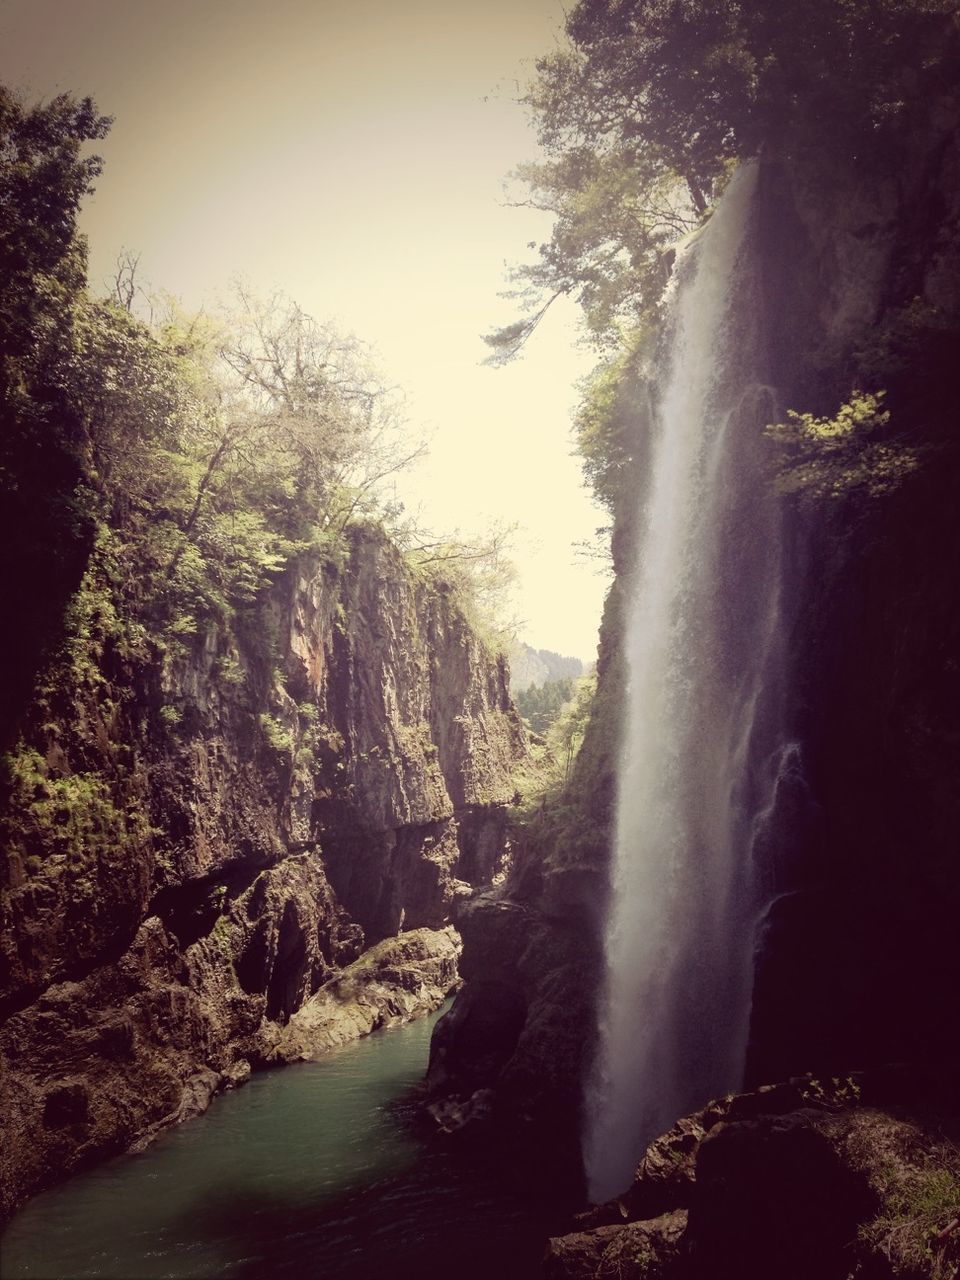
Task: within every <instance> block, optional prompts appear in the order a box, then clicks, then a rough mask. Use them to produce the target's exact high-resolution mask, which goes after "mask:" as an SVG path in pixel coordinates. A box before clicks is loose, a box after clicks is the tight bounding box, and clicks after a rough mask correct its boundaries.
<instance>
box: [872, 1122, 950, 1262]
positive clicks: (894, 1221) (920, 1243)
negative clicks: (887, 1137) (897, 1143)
mask: <svg viewBox="0 0 960 1280" xmlns="http://www.w3.org/2000/svg"><path fill="white" fill-rule="evenodd" d="M881 1174H882V1176H878V1175H877V1174H876V1173H875V1174H874V1178H873V1181H874V1182H875V1184H877V1185H876V1190H877V1191H878V1192H879V1193H880V1196H881V1206H882V1207H881V1209H880V1212H879V1213H878V1214H877V1215H876V1216H875V1217H874V1218H872V1219H871V1220H870V1221H869V1222H867V1223H865V1224H864V1225H863V1226H862V1227H861V1228H860V1230H859V1232H858V1243H859V1245H860V1246H861V1247H864V1246H865V1247H866V1250H867V1251H868V1253H869V1254H873V1255H877V1254H879V1255H881V1256H882V1257H883V1259H884V1262H885V1264H886V1266H887V1267H888V1268H889V1274H890V1275H892V1276H896V1277H900V1276H902V1277H904V1278H906V1277H913V1276H919V1275H922V1276H927V1277H929V1280H953V1278H954V1277H955V1276H956V1274H957V1266H958V1264H960V1238H958V1237H957V1234H956V1230H954V1231H952V1232H947V1228H949V1227H950V1225H951V1223H952V1222H953V1221H954V1220H955V1219H956V1218H957V1217H958V1216H960V1165H958V1161H957V1151H956V1148H955V1147H954V1146H953V1144H951V1143H946V1142H942V1143H938V1144H934V1145H933V1146H932V1147H928V1148H927V1149H926V1150H924V1151H923V1152H922V1153H920V1152H915V1153H911V1154H910V1155H908V1156H907V1157H906V1158H904V1155H903V1153H897V1158H893V1159H891V1160H890V1161H889V1162H888V1164H887V1166H886V1168H885V1169H883V1170H882V1171H881ZM945 1232H946V1234H944V1233H945Z"/></svg>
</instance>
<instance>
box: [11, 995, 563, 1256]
mask: <svg viewBox="0 0 960 1280" xmlns="http://www.w3.org/2000/svg"><path fill="white" fill-rule="evenodd" d="M439 1016H440V1015H439V1014H435V1015H433V1016H432V1017H430V1018H422V1019H419V1020H418V1021H415V1022H412V1023H408V1024H407V1025H406V1026H402V1027H396V1028H393V1029H390V1030H387V1031H382V1032H378V1033H376V1034H374V1035H372V1036H368V1037H367V1038H366V1039H364V1040H360V1041H357V1042H356V1043H354V1044H351V1045H346V1046H344V1047H343V1048H342V1049H339V1050H336V1051H334V1052H332V1053H330V1054H328V1055H326V1056H325V1057H323V1058H322V1059H320V1060H318V1061H317V1062H310V1063H301V1064H297V1065H295V1066H290V1067H286V1068H283V1069H282V1070H276V1071H269V1072H265V1073H263V1074H260V1075H256V1076H254V1077H253V1079H252V1080H251V1081H250V1083H249V1084H248V1085H246V1086H245V1087H244V1088H242V1089H240V1090H238V1091H237V1092H235V1093H229V1094H227V1095H225V1096H224V1097H222V1098H219V1099H218V1100H217V1101H216V1102H215V1103H214V1105H213V1106H212V1107H211V1108H210V1109H209V1111H207V1112H206V1114H205V1115H203V1116H201V1117H200V1118H199V1119H197V1120H194V1121H191V1122H190V1123H188V1124H185V1125H182V1126H181V1127H179V1128H177V1129H173V1130H170V1131H169V1132H167V1133H166V1134H164V1135H163V1136H162V1137H161V1138H160V1139H159V1140H158V1141H157V1142H156V1143H154V1144H153V1145H152V1146H151V1147H150V1148H149V1149H148V1150H147V1151H145V1152H143V1153H141V1154H139V1155H134V1156H123V1157H119V1158H117V1159H114V1160H111V1161H109V1162H107V1163H105V1164H102V1165H100V1166H98V1167H97V1168H95V1169H93V1170H91V1171H89V1172H86V1173H83V1174H80V1175H78V1176H76V1177H74V1178H72V1179H71V1180H70V1181H69V1182H67V1183H65V1184H64V1185H63V1186H60V1187H57V1188H55V1189H53V1190H51V1191H48V1192H45V1193H44V1194H42V1195H39V1196H37V1197H36V1198H35V1199H34V1200H32V1201H31V1202H30V1204H28V1205H27V1207H26V1208H25V1209H24V1210H23V1211H22V1212H21V1213H20V1214H18V1215H17V1216H16V1217H15V1218H14V1219H13V1221H12V1222H11V1224H10V1226H9V1227H8V1229H7V1232H6V1235H5V1236H4V1238H3V1242H2V1245H0V1262H2V1267H0V1270H2V1275H3V1278H4V1280H14V1278H15V1277H18V1278H19V1277H33V1278H35V1280H36V1278H37V1277H43V1278H44V1280H82V1278H85V1277H93V1276H96V1277H104V1278H106V1280H141V1278H143V1280H146V1278H148V1277H149V1278H150V1280H153V1278H157V1280H159V1278H160V1277H164V1278H165V1280H204V1278H205V1277H212V1276H218V1277H230V1278H231V1280H274V1277H291V1278H292V1277H297V1280H314V1278H315V1280H367V1278H368V1277H370V1278H371V1280H372V1278H373V1277H380V1276H385V1275H389V1276H390V1277H391V1278H392V1280H393V1278H395V1277H398V1276H408V1275H409V1276H413V1275H418V1276H420V1277H423V1280H429V1277H431V1276H434V1275H440V1274H444V1275H447V1276H449V1277H450V1278H451V1280H460V1278H461V1277H488V1276H492V1277H496V1280H507V1277H517V1280H520V1278H521V1277H522V1278H526V1277H536V1276H538V1274H539V1270H540V1267H539V1261H540V1257H541V1255H542V1252H543V1244H544V1239H545V1237H546V1235H547V1234H548V1231H549V1228H548V1224H547V1221H546V1218H545V1217H544V1214H543V1211H542V1209H540V1208H538V1206H537V1204H536V1203H535V1202H534V1201H532V1200H530V1199H528V1198H526V1197H525V1196H524V1194H523V1192H522V1190H518V1188H517V1187H515V1186H511V1185H510V1180H509V1179H508V1178H505V1177H504V1169H503V1168H502V1167H500V1166H498V1165H495V1164H487V1165H486V1166H484V1165H483V1164H482V1163H478V1161H477V1159H476V1157H468V1156H466V1154H465V1153H463V1152H461V1151H458V1150H456V1149H453V1148H451V1147H449V1146H446V1145H444V1144H442V1143H439V1142H438V1141H437V1140H435V1139H433V1140H427V1139H426V1138H425V1137H424V1136H422V1135H421V1134H420V1133H418V1131H417V1129H416V1127H415V1126H414V1125H413V1123H412V1120H413V1112H414V1106H415V1104H414V1101H413V1098H412V1090H414V1089H415V1087H416V1084H417V1082H418V1081H419V1080H421V1079H422V1077H423V1074H424V1071H425V1068H426V1060H427V1054H428V1051H429V1042H430V1034H431V1031H432V1028H433V1025H434V1023H435V1021H436V1018H437V1017H439ZM550 1226H552V1227H554V1229H559V1224H557V1223H551V1224H550Z"/></svg>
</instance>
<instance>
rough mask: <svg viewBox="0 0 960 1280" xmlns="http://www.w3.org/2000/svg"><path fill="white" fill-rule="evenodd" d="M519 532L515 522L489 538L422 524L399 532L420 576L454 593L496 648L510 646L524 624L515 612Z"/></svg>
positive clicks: (412, 566) (499, 527)
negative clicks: (441, 533)
mask: <svg viewBox="0 0 960 1280" xmlns="http://www.w3.org/2000/svg"><path fill="white" fill-rule="evenodd" d="M514 531H515V526H513V525H509V526H507V525H495V526H494V527H493V528H492V529H491V531H490V533H489V534H487V535H486V536H485V537H482V538H474V539H471V540H469V541H468V540H466V539H461V538H459V537H457V536H454V537H449V538H440V539H434V538H433V537H431V536H430V535H428V534H424V533H423V531H421V530H417V529H403V528H401V529H399V530H398V531H397V541H398V542H399V545H400V546H401V547H402V548H403V550H404V557H405V559H406V562H407V565H408V566H409V568H410V569H411V570H412V571H413V573H414V575H415V576H416V577H418V578H420V579H421V580H422V581H426V582H429V583H430V584H431V585H432V586H433V587H434V588H435V589H436V590H437V591H439V592H441V593H442V594H444V595H446V596H448V597H449V598H450V599H451V600H452V602H453V603H454V604H455V605H456V607H457V608H458V609H459V610H460V612H461V613H462V614H463V615H464V617H465V618H466V620H467V622H468V623H469V625H470V627H471V629H472V630H473V631H474V632H475V633H476V634H477V635H478V636H479V637H480V638H481V639H482V640H483V641H484V642H485V643H486V645H487V647H488V648H489V649H491V651H493V652H500V651H502V650H503V649H504V646H505V645H506V644H507V643H508V642H509V641H510V640H511V639H513V638H514V637H515V634H516V630H517V626H518V623H517V622H516V621H515V620H514V619H512V618H511V617H510V614H509V604H510V598H511V593H512V591H513V587H514V584H515V583H516V578H517V571H516V567H515V565H514V564H513V562H512V561H511V560H510V557H509V548H510V541H511V539H512V537H513V534H514Z"/></svg>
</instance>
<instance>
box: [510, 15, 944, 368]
mask: <svg viewBox="0 0 960 1280" xmlns="http://www.w3.org/2000/svg"><path fill="white" fill-rule="evenodd" d="M951 9H952V5H951V3H950V0H808V2H807V3H804V4H802V5H800V4H793V5H787V6H783V5H782V4H779V3H777V2H776V0H580V3H579V4H577V5H576V6H575V7H574V8H573V9H572V10H571V11H570V13H569V15H568V17H567V21H566V33H567V36H568V42H567V43H566V44H565V45H562V46H561V47H560V48H559V49H556V50H554V51H553V52H551V53H550V54H548V55H546V56H545V57H542V58H540V59H539V60H538V61H537V63H536V72H537V74H536V78H535V79H534V81H533V83H532V84H531V85H530V86H529V88H528V89H527V92H526V94H525V95H524V97H523V101H524V102H525V103H526V105H527V106H528V107H529V108H530V109H531V111H532V114H533V117H534V120H535V122H536V124H537V128H538V133H539V138H540V143H541V146H542V148H543V150H544V152H545V154H546V157H547V158H546V160H545V161H544V162H541V163H539V164H535V165H527V166H524V167H523V168H522V169H521V170H519V171H518V174H517V176H518V178H519V179H520V180H521V181H522V182H523V183H525V185H526V188H527V190H528V192H529V195H528V197H527V198H526V199H523V200H518V201H516V202H517V203H523V204H529V205H532V206H534V207H536V208H539V209H544V210H547V211H549V212H552V213H553V214H554V215H555V223H554V228H553V233H552V236H551V238H550V240H549V241H548V242H547V243H545V244H542V245H540V246H539V250H538V257H537V260H536V261H534V262H533V263H531V264H529V265H525V266H522V267H520V268H519V269H517V270H516V271H515V272H514V274H513V282H514V285H515V288H514V290H513V294H512V296H514V297H517V298H519V300H520V301H521V304H522V316H521V318H520V319H519V320H517V321H515V322H514V323H513V324H511V325H508V326H506V327H505V328H503V329H501V330H500V331H498V332H496V333H494V334H491V335H490V336H489V337H488V339H487V341H488V342H489V343H490V345H491V347H492V348H493V351H494V355H493V356H492V357H491V358H492V359H493V360H494V361H499V360H504V359H509V358H510V357H511V356H512V355H515V354H516V352H517V351H518V350H519V349H520V348H521V347H522V346H523V343H524V342H525V341H526V339H527V337H528V336H529V334H530V333H531V332H532V331H533V329H534V328H535V327H536V325H537V324H538V323H539V322H540V320H541V319H542V317H543V315H544V314H545V313H546V311H547V310H548V309H549V307H550V306H551V304H552V303H553V301H555V299H556V298H558V297H561V296H564V295H567V296H573V297H576V298H577V299H578V300H579V302H580V303H581V305H582V307H583V309H584V312H585V316H586V320H587V326H588V329H589V330H590V332H591V333H592V334H593V335H594V336H595V337H596V338H598V339H600V340H601V341H608V342H613V343H615V342H616V341H617V337H618V333H619V332H620V331H621V330H622V328H623V327H624V326H627V327H632V326H633V325H635V324H636V323H637V322H638V321H643V320H645V319H647V318H649V317H650V316H651V314H652V313H653V312H654V311H655V310H656V307H657V303H658V300H659V297H660V294H661V292H662V286H663V281H664V267H665V261H664V254H665V250H666V249H667V247H668V246H669V245H670V244H671V243H673V242H674V241H675V240H677V239H678V238H679V236H680V235H681V234H682V233H683V231H684V230H686V229H688V228H690V227H692V226H694V225H696V224H697V223H698V222H699V221H700V220H702V219H703V218H704V217H705V216H706V215H707V214H708V213H709V210H710V207H711V204H712V202H713V201H714V200H715V199H716V197H717V195H718V194H719V192H720V191H721V190H722V188H723V185H724V183H725V181H726V178H727V175H728V173H729V171H730V166H731V165H732V164H733V163H735V162H736V161H737V160H739V159H742V158H743V157H746V156H751V155H754V154H756V153H757V151H758V150H759V149H760V147H761V146H762V145H763V144H764V143H773V144H775V145H776V146H779V147H782V146H783V145H784V140H785V139H787V138H790V139H792V142H793V145H795V146H808V147H811V148H816V149H817V150H818V152H822V153H824V154H829V155H833V156H836V157H838V159H839V160H840V161H841V162H842V163H858V164H862V165H864V166H865V167H867V166H869V165H870V164H871V163H873V162H874V161H875V160H876V158H877V157H878V156H881V155H884V154H887V155H889V151H890V148H891V147H892V145H893V137H894V133H895V126H896V124H897V122H898V120H900V119H901V118H902V117H903V116H904V115H905V114H906V112H907V111H908V110H909V106H910V104H911V102H913V101H915V100H916V94H917V77H918V73H919V74H922V75H923V76H924V77H925V79H926V80H927V81H928V83H929V84H930V88H931V91H932V92H937V91H938V90H939V88H940V87H941V86H942V85H946V84H947V83H949V82H950V76H951V71H950V66H949V61H948V60H946V59H945V58H944V49H945V48H946V47H947V45H948V44H949V41H950V38H951V34H950V27H949V22H950V12H951Z"/></svg>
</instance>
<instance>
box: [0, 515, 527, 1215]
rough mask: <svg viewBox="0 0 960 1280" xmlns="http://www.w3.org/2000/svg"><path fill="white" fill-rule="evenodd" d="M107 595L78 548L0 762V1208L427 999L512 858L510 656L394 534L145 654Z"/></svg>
mask: <svg viewBox="0 0 960 1280" xmlns="http://www.w3.org/2000/svg"><path fill="white" fill-rule="evenodd" d="M114 572H115V570H114ZM115 584H116V577H114V578H113V579H111V578H110V577H109V574H108V573H107V571H106V568H105V567H104V565H103V564H100V565H98V563H97V561H96V557H95V558H94V560H93V561H92V563H91V567H90V569H89V571H88V574H87V577H86V578H85V580H84V584H83V586H82V587H81V592H80V594H79V596H78V602H77V603H76V608H75V613H76V614H77V616H78V618H79V623H78V624H77V627H76V632H75V634H74V633H71V635H70V636H69V637H68V646H67V652H66V654H65V656H62V657H61V658H60V659H58V661H59V663H60V665H59V667H56V666H55V669H53V670H51V672H49V673H48V676H47V678H46V683H45V684H41V686H40V688H39V689H38V697H37V703H36V706H35V708H34V710H33V712H32V713H31V717H30V718H29V719H28V721H27V722H26V723H25V725H24V729H23V736H22V739H21V742H20V744H19V746H18V748H17V750H16V751H15V752H14V753H13V755H12V756H10V757H8V763H9V774H10V777H11V782H10V785H9V788H8V794H7V796H6V803H5V805H4V809H3V814H2V820H3V828H4V830H3V834H4V838H5V855H6V856H5V858H4V860H3V863H2V865H0V872H2V874H3V880H2V885H0V913H2V914H0V925H2V928H0V936H2V967H0V1001H2V1003H0V1009H2V1011H3V1017H4V1021H3V1023H2V1025H0V1054H2V1058H3V1064H2V1065H3V1071H2V1075H0V1107H2V1110H3V1115H4V1120H5V1136H4V1142H3V1148H2V1154H0V1180H2V1194H0V1211H2V1212H9V1211H10V1210H11V1208H13V1207H14V1206H16V1205H17V1204H18V1203H19V1202H20V1201H21V1200H22V1198H23V1197H24V1196H25V1195H28V1194H30V1193H31V1192H32V1191H33V1190H36V1189H38V1188H39V1187H41V1186H43V1185H45V1184H46V1183H48V1182H49V1181H51V1180H52V1179H54V1178H57V1177H61V1176H63V1175H64V1174H66V1173H69V1172H70V1171H71V1170H73V1169H75V1168H78V1167H80V1166H81V1165H82V1164H84V1163H87V1162H89V1161H90V1160H92V1159H95V1158H99V1157H100V1156H102V1155H104V1154H107V1153H110V1152H115V1151H121V1150H124V1149H127V1148H129V1147H130V1146H131V1145H133V1144H135V1143H137V1142H142V1141H144V1140H145V1138H147V1137H148V1136H149V1135H150V1134H152V1133H153V1132H156V1131H158V1130H159V1128H162V1127H163V1126H164V1125H166V1124H170V1123H174V1122H176V1121H177V1120H178V1119H180V1118H182V1117H183V1116H184V1115H186V1114H188V1113H190V1112H192V1111H195V1110H196V1109H197V1108H198V1107H201V1106H202V1105H204V1104H205V1101H207V1100H209V1098H210V1096H212V1094H214V1093H215V1092H216V1091H217V1090H219V1089H221V1088H225V1087H229V1086H230V1085H231V1084H234V1083H237V1082H238V1081H240V1080H242V1078H243V1077H244V1075H245V1073H247V1072H248V1071H249V1069H250V1066H251V1065H252V1066H253V1067H256V1066H259V1065H263V1064H266V1063H267V1062H271V1061H282V1060H286V1059H289V1058H292V1057H301V1056H304V1055H305V1054H308V1053H313V1052H317V1051H319V1050H320V1049H321V1048H322V1047H323V1045H324V1044H326V1043H339V1042H342V1040H343V1039H345V1038H348V1037H349V1036H352V1035H355V1034H362V1033H363V1032H364V1031H365V1030H369V1029H370V1028H372V1027H373V1026H376V1025H381V1024H383V1023H384V1022H389V1021H390V1020H392V1019H396V1018H404V1017H409V1016H413V1015H415V1014H416V1013H417V1012H420V1011H425V1010H426V1009H427V1008H433V1007H436V1005H437V1004H438V1003H439V1002H440V999H441V998H442V996H443V994H444V993H445V992H446V991H447V990H449V989H450V987H451V986H452V985H453V983H454V982H455V981H456V963H455V962H456V946H455V944H454V941H453V939H452V938H451V937H450V935H449V934H448V933H447V932H445V931H444V926H445V925H446V924H447V922H448V920H449V919H450V915H451V909H452V907H453V905H454V904H455V902H457V901H458V900H459V899H461V898H463V897H464V896H467V895H469V894H470V893H471V892H472V891H473V888H474V887H475V886H482V885H483V884H484V883H489V882H490V880H491V878H492V877H493V876H494V874H495V873H497V872H499V871H500V870H502V866H503V864H504V860H505V859H508V858H509V848H508V842H507V836H506V826H505V821H504V812H505V807H506V805H507V804H508V802H509V801H510V799H511V796H512V794H513V786H512V784H511V771H512V769H513V768H514V766H515V765H516V763H517V762H518V761H519V760H520V759H521V758H522V757H523V755H524V752H525V749H526V748H525V740H524V735H523V729H522V726H521V724H520V721H519V718H518V717H517V715H516V712H515V711H514V710H513V707H512V704H511V702H510V698H509V694H508V691H507V669H506V664H505V662H504V661H503V660H502V659H498V658H496V657H494V656H492V655H491V654H490V653H489V652H488V650H487V649H486V648H485V646H484V644H483V642H482V641H481V640H480V639H479V638H478V637H477V636H476V634H475V633H474V632H473V631H472V630H471V627H470V625H469V623H468V622H467V620H466V618H465V616H464V614H463V612H462V611H461V609H460V608H459V606H458V605H457V603H456V600H455V598H454V596H453V594H452V592H451V591H450V590H449V589H448V588H447V587H446V586H445V585H444V584H443V583H442V582H438V581H437V580H436V579H432V578H426V577H416V576H414V574H413V573H412V572H411V571H410V570H409V569H408V568H407V567H406V565H405V563H404V561H403V558H402V556H401V555H400V553H399V552H398V551H397V550H396V549H395V548H394V547H393V546H392V544H391V543H390V542H389V541H388V540H387V538H386V537H385V536H384V535H383V534H382V533H380V532H378V531H377V530H376V529H373V528H366V527H358V528H356V529H353V530H351V531H349V532H348V534H347V535H346V536H345V539H344V541H343V544H342V546H341V547H340V549H339V551H338V553H337V554H336V555H333V554H328V555H322V554H320V553H319V552H311V553H305V554H304V555H302V556H301V557H300V559H299V560H298V561H297V562H296V563H295V564H294V565H293V567H292V568H291V569H290V570H289V571H288V572H287V573H286V575H285V576H284V578H282V579H281V580H280V581H279V582H278V583H277V584H276V586H275V587H274V588H273V589H272V590H271V591H270V592H269V593H268V594H267V596H266V598H265V599H262V600H261V601H260V602H259V603H258V604H257V605H256V606H255V607H253V608H251V610H250V611H249V613H248V614H247V615H245V616H237V617H234V618H233V619H232V620H230V621H227V620H224V621H221V622H219V623H216V624H215V623H212V622H211V623H209V624H207V625H206V627H205V629H203V630H202V633H200V634H196V635H191V634H185V635H179V634H177V633H176V632H174V633H167V635H166V636H165V637H161V638H157V639H154V638H152V637H150V636H147V635H143V636H141V637H140V639H139V641H138V643H137V645H136V646H135V647H131V644H130V640H129V636H130V628H128V629H127V630H126V631H125V632H124V639H123V645H122V646H121V644H120V643H119V642H118V641H117V640H116V639H115V638H114V637H113V636H112V633H111V632H110V630H109V627H108V626H107V625H106V623H103V624H102V625H101V622H98V621H97V619H98V618H100V619H102V618H107V619H108V621H109V619H110V616H111V615H110V612H109V611H110V609H111V608H113V605H112V604H111V600H112V596H111V592H112V591H113V590H115V589H119V588H116V585H115ZM134 634H135V635H136V633H134ZM430 930H441V932H440V933H439V935H437V934H431V933H430V932H429V931H430ZM407 931H413V932H407ZM397 934H401V938H400V940H399V941H398V942H397V943H395V944H390V945H389V946H387V947H386V950H384V949H383V948H378V947H377V945H376V944H378V943H380V942H382V941H383V940H384V939H388V938H391V937H393V936H394V935H397ZM371 947H372V948H373V950H372V951H371V950H370V948H371ZM318 993H320V994H319V995H318ZM315 995H317V999H316V1000H314V1001H312V1002H311V997H313V996H315ZM305 1006H306V1007H305ZM301 1009H304V1014H303V1017H302V1018H301V1019H300V1021H299V1023H297V1024H296V1026H294V1025H293V1020H294V1018H295V1016H296V1015H297V1011H298V1010H301ZM285 1037H286V1038H285Z"/></svg>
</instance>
